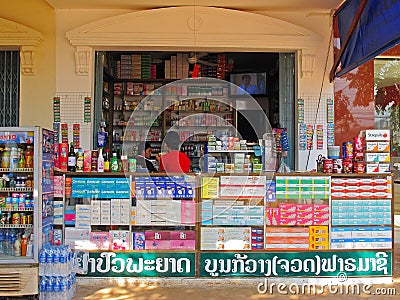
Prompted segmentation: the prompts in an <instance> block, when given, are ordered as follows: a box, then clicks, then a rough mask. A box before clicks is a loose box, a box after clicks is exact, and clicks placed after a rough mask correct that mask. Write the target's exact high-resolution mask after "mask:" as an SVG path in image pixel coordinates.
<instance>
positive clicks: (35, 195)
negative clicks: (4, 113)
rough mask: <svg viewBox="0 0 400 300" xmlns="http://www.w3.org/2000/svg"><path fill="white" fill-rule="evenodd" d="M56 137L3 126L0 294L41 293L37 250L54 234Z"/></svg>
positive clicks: (0, 142)
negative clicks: (39, 289) (39, 291)
mask: <svg viewBox="0 0 400 300" xmlns="http://www.w3.org/2000/svg"><path fill="white" fill-rule="evenodd" d="M54 137H55V135H54V132H53V131H51V130H47V129H44V128H40V127H36V126H35V127H0V297H1V296H23V295H24V296H27V297H34V296H35V295H37V294H38V280H39V276H38V268H39V262H38V253H39V250H40V249H41V248H42V245H43V244H46V243H52V239H53V235H52V231H53V212H54V208H53V172H54Z"/></svg>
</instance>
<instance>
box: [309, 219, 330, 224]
mask: <svg viewBox="0 0 400 300" xmlns="http://www.w3.org/2000/svg"><path fill="white" fill-rule="evenodd" d="M313 222H314V225H329V219H325V218H314V220H313Z"/></svg>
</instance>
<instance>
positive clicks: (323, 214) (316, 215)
mask: <svg viewBox="0 0 400 300" xmlns="http://www.w3.org/2000/svg"><path fill="white" fill-rule="evenodd" d="M315 218H318V219H329V212H325V211H320V212H314V219H315Z"/></svg>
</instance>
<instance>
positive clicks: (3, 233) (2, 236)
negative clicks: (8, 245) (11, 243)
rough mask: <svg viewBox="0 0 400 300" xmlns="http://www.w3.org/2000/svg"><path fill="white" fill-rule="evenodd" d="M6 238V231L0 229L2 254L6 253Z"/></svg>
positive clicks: (0, 251) (0, 249)
mask: <svg viewBox="0 0 400 300" xmlns="http://www.w3.org/2000/svg"><path fill="white" fill-rule="evenodd" d="M4 238H5V232H4V231H3V230H1V229H0V254H4Z"/></svg>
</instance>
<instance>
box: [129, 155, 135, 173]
mask: <svg viewBox="0 0 400 300" xmlns="http://www.w3.org/2000/svg"><path fill="white" fill-rule="evenodd" d="M128 170H129V172H136V158H130V159H129V161H128Z"/></svg>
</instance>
